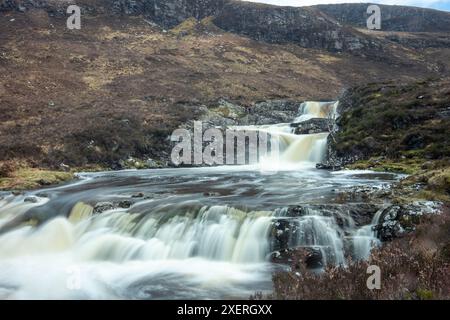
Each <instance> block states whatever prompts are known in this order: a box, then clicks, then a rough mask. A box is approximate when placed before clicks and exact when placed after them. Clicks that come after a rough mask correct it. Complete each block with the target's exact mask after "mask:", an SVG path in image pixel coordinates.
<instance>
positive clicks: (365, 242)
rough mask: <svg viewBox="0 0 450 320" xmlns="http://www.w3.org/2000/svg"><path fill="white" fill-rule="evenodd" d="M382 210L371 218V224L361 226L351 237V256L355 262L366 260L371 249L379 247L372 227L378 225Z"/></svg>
mask: <svg viewBox="0 0 450 320" xmlns="http://www.w3.org/2000/svg"><path fill="white" fill-rule="evenodd" d="M382 212H383V209H381V210H379V211H378V212H377V213H376V214H375V216H374V217H373V220H372V224H370V225H368V226H363V227H362V228H360V229H358V230H356V232H355V235H354V236H353V254H354V257H355V259H357V260H366V259H368V258H369V256H370V253H371V251H372V249H373V248H375V247H377V246H379V245H380V243H381V242H380V240H379V239H378V238H377V233H376V231H374V230H373V229H374V226H376V225H378V223H379V220H380V217H381V214H382Z"/></svg>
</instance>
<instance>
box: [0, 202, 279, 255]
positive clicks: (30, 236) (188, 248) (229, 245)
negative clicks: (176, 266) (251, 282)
mask: <svg viewBox="0 0 450 320" xmlns="http://www.w3.org/2000/svg"><path fill="white" fill-rule="evenodd" d="M80 206H85V205H84V204H81V205H80V204H77V205H75V207H74V209H77V208H78V209H79V208H80ZM72 211H73V212H74V211H75V210H72ZM165 219H166V217H165V216H161V217H158V216H154V215H147V216H144V217H138V216H133V215H131V214H129V213H128V212H126V211H114V212H110V213H105V214H102V215H96V216H92V217H90V216H85V217H84V219H83V220H80V219H77V220H76V221H75V222H74V221H73V220H72V219H71V220H67V219H65V218H57V219H54V220H51V221H50V222H48V223H47V224H45V225H44V226H42V227H40V228H39V229H37V230H33V229H32V228H31V227H26V228H21V229H19V230H18V231H16V232H10V233H7V234H4V235H2V236H0V243H2V246H1V247H0V258H11V257H17V256H21V255H33V254H43V253H51V252H60V251H68V250H70V251H71V252H72V255H74V256H75V257H76V259H79V260H82V261H96V260H103V261H115V262H124V261H128V260H170V259H189V258H194V257H201V258H205V259H210V260H217V261H227V262H233V263H258V262H264V261H266V256H267V254H268V253H269V251H270V248H269V239H268V234H269V230H270V227H271V221H272V219H271V212H263V211H260V212H244V211H240V210H238V209H235V208H231V207H227V206H213V207H203V208H201V209H200V210H199V211H198V212H192V211H190V210H189V209H186V210H185V211H184V214H179V215H175V216H173V217H172V218H170V219H168V220H167V221H165Z"/></svg>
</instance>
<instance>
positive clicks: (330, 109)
mask: <svg viewBox="0 0 450 320" xmlns="http://www.w3.org/2000/svg"><path fill="white" fill-rule="evenodd" d="M338 105H339V102H336V101H332V102H318V101H307V102H304V103H302V105H301V106H300V110H299V114H300V115H299V116H298V117H297V118H296V119H295V121H294V122H295V123H298V122H304V121H308V120H311V119H314V118H320V119H335V118H336V117H337V108H338Z"/></svg>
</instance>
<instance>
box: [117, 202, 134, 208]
mask: <svg viewBox="0 0 450 320" xmlns="http://www.w3.org/2000/svg"><path fill="white" fill-rule="evenodd" d="M132 205H133V202H131V201H130V200H122V201H120V202H119V203H118V207H119V208H122V209H128V208H130V207H131V206H132Z"/></svg>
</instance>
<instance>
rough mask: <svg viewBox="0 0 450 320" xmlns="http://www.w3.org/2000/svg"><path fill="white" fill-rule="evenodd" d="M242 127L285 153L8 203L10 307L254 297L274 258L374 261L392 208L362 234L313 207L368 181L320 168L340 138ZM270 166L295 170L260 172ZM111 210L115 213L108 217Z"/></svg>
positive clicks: (316, 106)
mask: <svg viewBox="0 0 450 320" xmlns="http://www.w3.org/2000/svg"><path fill="white" fill-rule="evenodd" d="M336 115H337V103H335V102H305V103H303V104H302V105H301V107H300V108H299V114H298V117H297V118H296V119H295V121H296V122H297V123H300V122H304V121H310V122H314V121H311V119H315V118H330V119H332V118H335V117H336ZM322 122H323V121H322ZM306 125H308V124H306ZM236 129H237V130H256V131H264V132H267V133H269V134H270V135H271V136H274V137H276V138H278V140H279V144H278V146H279V151H280V152H279V154H278V156H277V157H276V158H271V156H270V155H269V157H268V158H264V159H259V160H260V162H259V164H256V165H254V166H246V167H236V166H235V167H231V166H230V167H227V166H224V167H221V168H198V169H192V168H189V169H187V168H180V169H165V170H159V171H143V172H142V173H141V172H131V171H130V172H128V171H127V172H118V173H108V174H106V173H103V174H92V175H91V177H90V178H89V179H87V180H85V181H84V182H77V183H74V184H72V185H66V186H63V187H55V188H48V189H46V190H44V191H43V190H40V191H31V192H27V193H26V194H23V195H18V196H13V195H10V194H5V195H1V197H0V244H1V245H0V299H2V298H11V299H21V298H32V299H35V298H44V299H45V298H68V299H89V298H95V299H115V298H132V299H136V298H138V299H139V298H142V299H157V298H170V299H178V298H180V299H199V298H202V299H215V298H217V299H220V298H230V297H231V298H235V297H238V298H248V297H249V296H250V295H251V294H253V293H254V292H257V291H261V292H268V291H270V290H271V286H272V283H271V276H272V274H273V271H274V268H279V266H276V265H275V264H272V263H270V262H271V261H270V257H272V255H271V254H272V253H273V251H274V250H279V249H280V250H281V249H287V248H308V249H312V250H314V253H316V252H320V257H321V259H322V261H321V262H322V265H327V264H332V265H345V264H346V260H345V253H346V250H347V252H348V250H351V252H350V253H351V254H352V255H353V256H354V257H355V258H357V259H366V258H368V257H369V255H370V251H371V249H372V248H373V246H374V245H377V244H378V243H379V241H378V240H377V238H376V234H375V232H374V231H373V225H375V224H377V223H378V220H379V218H380V215H381V211H380V212H379V213H377V215H376V216H375V217H374V220H373V223H372V225H370V226H364V227H361V228H359V229H357V230H355V228H354V224H355V222H354V221H353V219H352V217H351V216H350V214H349V215H347V214H346V213H344V212H343V213H341V214H342V215H343V216H344V217H341V216H339V213H336V212H332V213H330V212H329V211H328V212H326V211H325V210H323V209H322V208H320V207H315V206H313V205H311V206H309V204H313V203H314V204H316V203H318V204H320V203H323V202H324V201H326V203H328V201H331V199H333V197H334V195H333V191H331V190H335V188H339V186H348V185H352V184H360V183H361V180H358V179H359V178H355V180H352V179H353V178H351V177H350V175H348V176H347V175H342V176H338V175H335V174H331V173H329V172H326V171H318V170H316V169H315V165H316V163H318V162H321V161H323V159H324V157H325V155H326V148H327V140H328V135H329V133H328V132H323V133H317V134H303V135H296V134H294V131H293V128H292V126H291V124H283V123H282V124H273V125H261V126H247V127H236ZM266 164H267V166H270V167H271V168H273V167H276V170H279V171H289V172H280V173H279V174H273V175H265V174H261V172H259V170H257V169H259V168H256V170H255V166H256V167H257V166H264V165H266ZM377 183H379V180H377ZM140 194H143V195H144V196H141V195H140ZM135 195H138V196H137V197H136V196H135ZM29 196H31V197H29ZM27 197H29V199H27ZM100 202H102V203H103V204H104V203H108V204H110V206H106V207H108V208H111V209H107V211H102V212H100V211H101V210H98V206H96V205H95V204H97V205H98V204H99V203H100ZM123 202H125V205H124V206H122V205H120V203H123ZM127 203H128V205H129V206H131V207H128V205H127ZM299 203H302V207H301V208H302V211H301V213H299V214H298V215H296V214H287V213H288V210H289V208H290V207H289V208H287V207H286V206H296V205H298V204H299ZM283 207H284V208H283ZM280 208H283V209H280ZM313 208H314V209H313ZM283 210H284V211H283ZM283 212H284V213H285V214H283ZM346 219H348V221H349V222H348V223H347V222H342V221H343V220H346ZM350 220H351V221H350ZM280 221H282V223H281V224H282V226H285V227H286V228H284V229H282V228H281V227H280V226H279V225H277V224H278V223H279V222H280ZM338 221H339V223H338ZM347 224H348V225H347ZM279 227H280V228H279ZM280 252H281V251H280ZM319 265H320V264H319ZM68 268H69V269H68ZM282 268H283V269H284V268H285V267H282ZM67 270H69V271H70V270H79V272H80V273H81V274H82V278H83V284H82V288H81V289H80V290H72V289H71V288H70V287H71V286H70V285H68V284H67V283H68V280H70V279H71V278H70V274H72V273H70V274H69V275H68V271H67Z"/></svg>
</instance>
